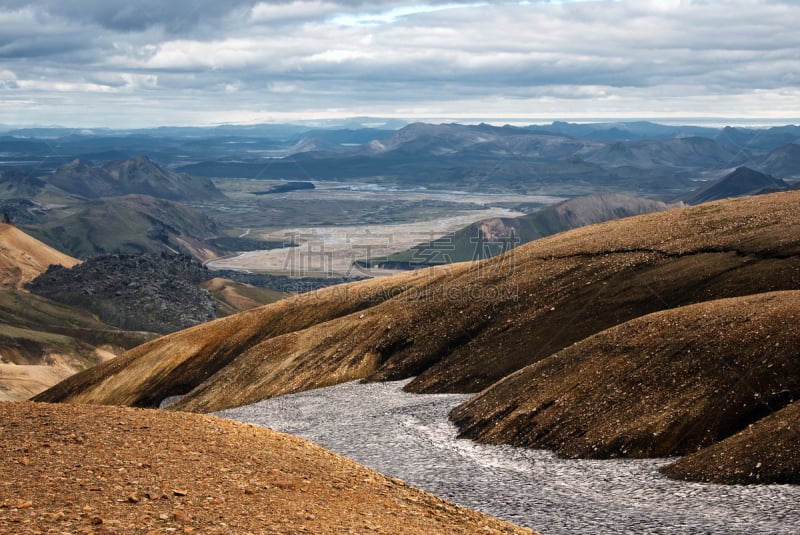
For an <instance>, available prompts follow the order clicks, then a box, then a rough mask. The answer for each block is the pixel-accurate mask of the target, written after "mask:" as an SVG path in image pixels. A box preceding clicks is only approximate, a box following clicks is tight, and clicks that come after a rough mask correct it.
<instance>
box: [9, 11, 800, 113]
mask: <svg viewBox="0 0 800 535" xmlns="http://www.w3.org/2000/svg"><path fill="white" fill-rule="evenodd" d="M798 26H800V2H798V1H796V0H789V1H778V0H749V1H745V0H721V1H701V0H658V1H657V0H636V1H628V0H619V1H612V0H605V1H580V0H578V1H575V0H573V1H544V0H540V1H536V0H528V1H507V2H489V1H485V2H481V1H476V2H470V1H464V2H458V1H439V0H428V1H424V0H420V1H419V2H405V1H400V0H382V1H380V0H379V1H373V2H362V1H359V0H319V1H317V0H298V1H280V2H259V1H251V0H226V1H220V0H192V1H188V0H171V1H165V0H140V1H136V0H3V2H2V4H0V125H15V126H30V125H40V126H41V125H62V126H73V127H114V128H138V127H152V126H163V125H214V124H225V123H236V124H251V123H265V122H292V121H298V120H321V119H335V118H342V117H354V116H370V117H391V118H400V119H408V120H416V119H423V120H426V119H436V120H454V121H458V120H463V119H465V118H469V119H473V120H477V119H486V120H488V121H497V120H501V121H500V122H502V121H507V122H514V121H521V122H525V121H529V122H536V121H541V122H546V121H549V120H554V119H565V120H577V119H581V118H606V119H619V120H624V119H633V118H649V119H660V120H662V122H670V121H673V122H674V121H675V120H678V119H685V118H695V119H713V118H738V119H745V120H746V119H751V120H755V119H765V120H769V121H770V122H774V123H790V122H798V121H800V119H798V118H800V31H798ZM684 122H686V121H684Z"/></svg>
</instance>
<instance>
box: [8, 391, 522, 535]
mask: <svg viewBox="0 0 800 535" xmlns="http://www.w3.org/2000/svg"><path fill="white" fill-rule="evenodd" d="M0 451H2V452H3V455H2V457H0V471H1V472H2V474H3V477H2V479H0V532H2V533H16V534H25V533H31V534H33V533H87V534H92V533H96V534H101V533H129V534H149V535H155V534H167V533H209V534H211V533H220V534H231V533H239V534H245V533H276V534H277V533H292V534H294V533H418V534H429V533H442V534H451V533H463V534H473V533H520V534H522V533H533V532H531V531H530V530H527V529H523V528H519V527H516V526H513V525H511V524H508V523H506V522H502V521H500V520H497V519H494V518H492V517H489V516H486V515H483V514H480V513H477V512H475V511H472V510H469V509H466V508H463V507H460V506H457V505H454V504H451V503H448V502H446V501H444V500H441V499H439V498H436V497H435V496H433V495H431V494H428V493H425V492H422V491H419V490H416V489H413V488H411V487H408V486H407V485H405V484H404V483H403V482H402V481H400V480H397V479H392V478H389V477H386V476H383V475H381V474H379V473H377V472H375V471H372V470H369V469H367V468H365V467H363V466H361V465H358V464H356V463H354V462H352V461H350V460H348V459H345V458H344V457H341V456H339V455H336V454H334V453H332V452H329V451H327V450H325V449H323V448H321V447H320V446H317V445H315V444H312V443H310V442H307V441H304V440H302V439H299V438H296V437H292V436H289V435H284V434H281V433H276V432H274V431H271V430H269V429H264V428H260V427H257V426H254V425H250V424H241V423H236V422H232V421H229V420H223V419H219V418H214V417H209V416H201V415H192V414H185V413H182V414H179V413H167V412H163V411H162V412H159V411H152V410H141V409H129V408H117V407H96V406H94V407H93V406H78V405H48V404H36V403H29V402H17V403H0Z"/></svg>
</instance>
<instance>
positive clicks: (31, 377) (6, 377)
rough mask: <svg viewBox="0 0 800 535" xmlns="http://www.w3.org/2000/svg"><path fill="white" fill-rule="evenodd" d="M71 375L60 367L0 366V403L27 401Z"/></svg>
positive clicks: (71, 372) (72, 371)
mask: <svg viewBox="0 0 800 535" xmlns="http://www.w3.org/2000/svg"><path fill="white" fill-rule="evenodd" d="M73 373H75V371H74V370H71V369H69V368H65V367H60V366H36V365H22V366H20V365H18V364H0V401H18V400H23V399H29V398H31V397H33V396H35V395H36V394H38V393H39V392H42V391H44V390H47V389H48V388H50V387H51V386H53V385H54V384H56V383H58V382H60V381H63V380H64V379H66V378H67V377H69V376H70V375H72V374H73Z"/></svg>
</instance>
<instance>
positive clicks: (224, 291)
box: [200, 277, 286, 316]
mask: <svg viewBox="0 0 800 535" xmlns="http://www.w3.org/2000/svg"><path fill="white" fill-rule="evenodd" d="M200 288H202V289H204V290H206V291H208V292H209V293H210V294H211V295H212V297H214V299H216V300H217V314H218V316H227V315H229V314H236V313H237V312H243V311H245V310H250V309H252V308H257V307H260V306H261V305H264V304H267V303H274V302H276V301H280V300H281V299H284V298H285V297H286V294H285V293H283V292H279V291H277V290H270V289H268V288H259V287H258V286H253V285H252V284H246V283H243V282H237V281H233V280H230V279H225V278H220V277H214V278H212V279H209V280H206V281H204V282H202V283H201V284H200Z"/></svg>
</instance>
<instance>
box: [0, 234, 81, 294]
mask: <svg viewBox="0 0 800 535" xmlns="http://www.w3.org/2000/svg"><path fill="white" fill-rule="evenodd" d="M78 263H80V260H78V259H77V258H72V257H71V256H68V255H65V254H64V253H61V252H59V251H57V250H55V249H53V248H52V247H50V246H49V245H45V244H44V243H42V242H40V241H39V240H37V239H36V238H33V237H31V236H29V235H27V234H25V233H24V232H22V231H21V230H19V229H18V228H17V227H15V226H13V225H7V224H5V223H0V287H1V288H14V289H17V290H19V289H21V288H22V287H23V286H24V284H25V283H26V282H30V281H32V280H33V279H35V278H36V277H38V276H39V275H41V274H42V273H44V272H45V271H47V268H48V267H49V266H50V265H51V264H58V265H62V266H65V267H72V266H74V265H75V264H78Z"/></svg>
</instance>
